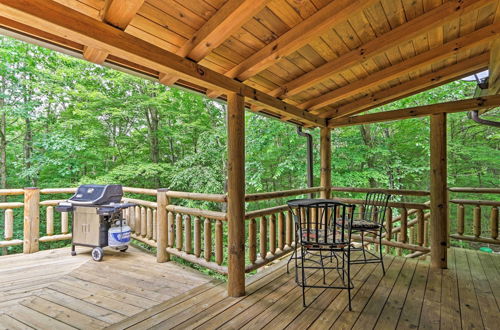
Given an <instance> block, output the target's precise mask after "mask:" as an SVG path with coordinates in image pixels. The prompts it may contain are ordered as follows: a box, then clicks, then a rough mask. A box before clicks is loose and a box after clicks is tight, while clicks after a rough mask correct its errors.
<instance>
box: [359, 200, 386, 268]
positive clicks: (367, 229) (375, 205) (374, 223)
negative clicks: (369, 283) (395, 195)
mask: <svg viewBox="0 0 500 330" xmlns="http://www.w3.org/2000/svg"><path fill="white" fill-rule="evenodd" d="M390 198H391V195H389V194H386V193H384V192H370V193H367V194H366V198H365V202H364V204H363V206H362V207H360V214H359V217H358V219H356V220H353V222H352V228H351V233H353V234H356V233H359V234H360V236H361V247H352V248H351V251H362V252H363V258H362V259H358V260H354V261H351V264H364V263H380V264H381V265H382V271H383V272H384V275H385V267H384V259H383V257H382V234H383V232H384V231H386V228H385V226H384V220H385V214H386V210H387V204H388V203H389V199H390ZM370 234H372V235H373V236H374V237H375V238H378V240H379V244H378V246H379V253H378V255H377V254H375V253H373V252H371V251H369V250H367V249H366V246H365V240H364V239H365V235H370ZM367 255H369V256H368V257H367Z"/></svg>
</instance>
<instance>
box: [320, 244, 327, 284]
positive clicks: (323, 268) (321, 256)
mask: <svg viewBox="0 0 500 330" xmlns="http://www.w3.org/2000/svg"><path fill="white" fill-rule="evenodd" d="M319 260H320V262H321V269H322V270H323V284H326V272H325V265H324V264H323V253H321V250H319Z"/></svg>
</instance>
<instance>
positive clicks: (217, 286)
mask: <svg viewBox="0 0 500 330" xmlns="http://www.w3.org/2000/svg"><path fill="white" fill-rule="evenodd" d="M221 286H222V281H219V280H214V281H211V282H209V283H206V284H203V285H200V286H198V287H196V288H194V289H192V290H190V291H188V292H186V293H185V294H182V295H179V296H177V297H175V298H172V299H170V300H167V301H165V302H163V303H161V304H158V305H156V306H153V307H151V308H148V309H146V310H145V311H144V312H142V313H140V314H137V315H135V316H133V317H130V318H128V319H126V320H124V321H122V322H120V323H117V324H114V325H113V326H111V327H110V329H125V328H128V327H131V326H134V325H136V324H137V323H139V322H142V321H145V320H147V319H148V318H150V317H153V316H154V315H156V314H158V313H160V312H162V311H164V310H166V309H169V308H171V307H173V306H176V305H178V304H180V303H183V302H185V301H188V300H191V299H193V298H195V297H197V296H198V295H200V294H203V293H205V292H206V291H210V290H217V291H220V290H223V289H221Z"/></svg>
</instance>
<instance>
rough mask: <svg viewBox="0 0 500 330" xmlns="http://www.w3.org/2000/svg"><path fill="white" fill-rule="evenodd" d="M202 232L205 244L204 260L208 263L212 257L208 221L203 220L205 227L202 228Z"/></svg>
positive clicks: (210, 233)
mask: <svg viewBox="0 0 500 330" xmlns="http://www.w3.org/2000/svg"><path fill="white" fill-rule="evenodd" d="M203 227H204V228H203V230H204V239H203V241H204V243H205V248H204V251H203V252H204V254H205V260H206V261H210V258H211V257H212V222H210V220H209V219H205V225H204V226H203Z"/></svg>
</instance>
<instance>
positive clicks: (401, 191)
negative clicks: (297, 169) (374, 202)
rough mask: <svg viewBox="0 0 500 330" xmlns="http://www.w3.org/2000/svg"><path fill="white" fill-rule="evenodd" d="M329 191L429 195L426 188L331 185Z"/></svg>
mask: <svg viewBox="0 0 500 330" xmlns="http://www.w3.org/2000/svg"><path fill="white" fill-rule="evenodd" d="M331 191H340V192H356V193H369V192H383V193H386V194H391V195H405V196H429V195H430V192H429V191H428V190H405V189H379V188H354V187H331Z"/></svg>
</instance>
